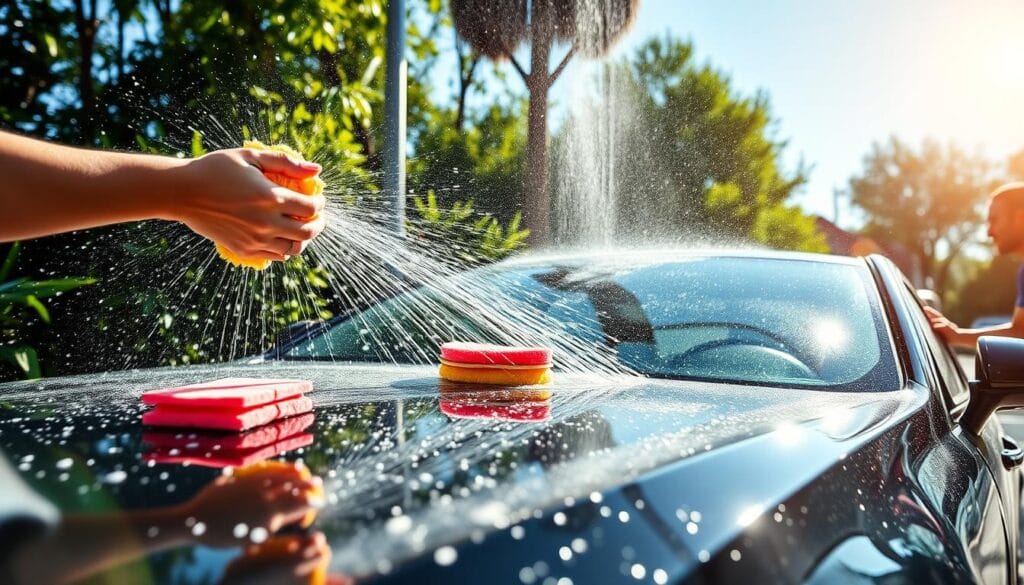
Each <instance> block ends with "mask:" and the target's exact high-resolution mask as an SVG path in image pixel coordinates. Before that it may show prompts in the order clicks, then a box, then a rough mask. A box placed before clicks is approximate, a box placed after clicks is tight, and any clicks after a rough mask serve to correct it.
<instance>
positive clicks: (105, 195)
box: [0, 132, 324, 260]
mask: <svg viewBox="0 0 1024 585" xmlns="http://www.w3.org/2000/svg"><path fill="white" fill-rule="evenodd" d="M262 171H268V172H274V173H281V174H284V175H287V176H290V177H294V178H299V179H302V178H307V177H311V176H314V175H316V174H317V173H319V172H320V166H319V165H316V164H314V163H307V162H302V161H295V160H292V159H290V158H289V157H288V156H287V155H285V154H283V153H280V152H275V151H257V150H252V149H245V148H236V149H230V150H220V151H216V152H212V153H210V154H207V155H205V156H201V157H199V158H195V159H179V158H174V157H166V156H156V155H144V154H131V153H122V152H111V151H100V150H88V149H81V148H71V147H67V146H61V145H57V144H52V143H49V142H43V141H40V140H34V139H31V138H25V137H23V136H18V135H15V134H10V133H7V132H0V242H8V241H13V240H21V239H29V238H35V237H40V236H45V235H50V234H55V233H59V232H66V231H72V230H78V229H84V228H91V227H97V226H101V225H107V224H112V223H120V222H126V221H138V220H145V219H165V220H172V221H180V222H183V223H185V224H186V225H188V227H190V228H191V229H192V230H193V231H195V232H196V233H198V234H200V235H202V236H204V237H206V238H209V239H211V240H214V241H216V242H218V243H220V244H222V245H224V246H226V247H227V248H228V249H230V250H232V251H233V252H236V253H238V254H241V255H244V256H246V257H250V258H256V259H268V260H284V259H285V256H287V255H289V253H291V254H296V253H298V251H299V249H301V247H302V246H303V245H304V244H305V243H306V242H308V241H309V240H310V239H312V238H313V237H315V236H316V235H317V234H318V233H319V232H320V231H321V230H322V229H323V227H324V223H323V219H312V220H311V219H298V218H311V217H314V216H316V215H317V214H318V213H319V212H320V210H321V209H323V206H324V198H323V197H322V196H307V195H301V194H298V193H295V192H293V191H289V190H288V189H285V188H284V187H279V186H277V185H275V184H274V183H272V182H271V181H270V180H268V179H267V178H266V177H264V176H263V173H262ZM293 242H298V245H293Z"/></svg>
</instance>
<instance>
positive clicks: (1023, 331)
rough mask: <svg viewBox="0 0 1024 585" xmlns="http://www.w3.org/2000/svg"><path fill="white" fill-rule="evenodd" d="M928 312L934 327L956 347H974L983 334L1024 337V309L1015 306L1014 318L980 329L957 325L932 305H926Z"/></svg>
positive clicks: (947, 341)
mask: <svg viewBox="0 0 1024 585" xmlns="http://www.w3.org/2000/svg"><path fill="white" fill-rule="evenodd" d="M925 312H927V313H928V320H929V321H931V323H932V329H934V330H935V332H936V333H938V334H939V336H940V337H942V338H943V339H945V340H946V343H948V344H950V345H952V346H954V347H963V348H967V349H974V347H975V345H976V344H977V343H978V338H979V337H981V336H983V335H995V336H998V337H1020V338H1024V309H1022V308H1021V307H1014V308H1013V320H1012V321H1010V322H1009V323H1004V324H1002V325H993V326H992V327H980V328H978V329H966V328H960V327H957V325H956V323H953V322H952V321H950V320H949V319H947V318H946V317H945V316H943V314H942V313H940V312H938V311H936V310H935V309H933V308H931V307H925Z"/></svg>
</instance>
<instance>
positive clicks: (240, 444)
mask: <svg viewBox="0 0 1024 585" xmlns="http://www.w3.org/2000/svg"><path fill="white" fill-rule="evenodd" d="M314 420H315V417H314V416H313V413H311V412H307V413H306V414H302V415H299V416H293V417H290V418H285V419H281V420H277V421H274V422H272V423H269V424H266V425H263V426H261V427H259V428H255V429H253V430H251V431H247V432H244V433H221V432H212V431H211V432H205V431H202V430H162V429H161V430H149V431H146V432H144V433H142V440H143V441H145V443H146V444H147V445H149V446H150V447H153V448H157V449H166V450H174V449H177V450H179V451H193V450H198V451H244V450H249V449H258V448H260V447H266V446H267V445H272V444H274V443H277V442H279V441H283V440H285V439H288V438H291V437H293V436H295V435H298V434H300V433H302V432H303V431H305V430H306V429H307V428H309V427H310V425H312V424H313V421H314Z"/></svg>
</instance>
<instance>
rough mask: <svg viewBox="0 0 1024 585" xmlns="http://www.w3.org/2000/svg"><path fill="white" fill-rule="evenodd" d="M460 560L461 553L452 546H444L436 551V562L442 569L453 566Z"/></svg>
mask: <svg viewBox="0 0 1024 585" xmlns="http://www.w3.org/2000/svg"><path fill="white" fill-rule="evenodd" d="M458 559H459V553H458V552H457V551H456V550H455V548H454V547H451V546H442V547H441V548H439V549H437V550H435V551H434V562H435V563H437V564H438V565H440V566H442V567H447V566H449V565H452V564H454V563H455V561H457V560H458Z"/></svg>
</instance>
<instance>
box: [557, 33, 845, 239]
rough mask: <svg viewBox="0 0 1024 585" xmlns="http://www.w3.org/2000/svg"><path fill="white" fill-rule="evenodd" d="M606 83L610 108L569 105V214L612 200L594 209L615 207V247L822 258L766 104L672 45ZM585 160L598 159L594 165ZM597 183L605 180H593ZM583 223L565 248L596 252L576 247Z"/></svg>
mask: <svg viewBox="0 0 1024 585" xmlns="http://www.w3.org/2000/svg"><path fill="white" fill-rule="evenodd" d="M604 76H605V81H604V83H605V87H606V89H607V92H606V94H607V95H606V97H605V98H604V102H603V103H599V104H577V105H576V106H574V108H573V110H574V114H575V115H573V116H572V117H571V118H570V120H569V122H568V123H567V124H566V125H565V127H564V128H563V129H562V130H561V131H560V132H559V134H558V136H557V137H556V140H555V146H554V148H553V150H554V151H555V152H556V154H561V155H562V156H561V157H560V160H559V163H560V164H556V165H555V166H554V169H555V172H556V173H558V174H559V176H558V177H557V178H558V179H559V180H556V181H555V182H554V184H555V186H556V191H555V198H556V207H559V208H561V209H563V212H562V215H565V216H568V215H570V214H572V213H575V217H577V218H579V217H581V216H584V217H585V215H586V213H587V209H588V206H587V205H583V204H581V202H580V201H578V200H577V201H572V199H573V198H577V199H579V198H589V197H594V196H595V194H596V193H598V192H599V191H602V190H609V191H610V192H611V193H612V195H613V196H612V197H605V200H604V201H603V202H599V204H598V205H590V206H589V208H590V212H591V213H604V212H606V211H607V210H608V208H611V210H612V212H613V213H612V215H614V218H615V220H614V222H613V225H612V226H611V230H613V231H615V232H616V237H615V238H613V239H614V240H618V241H626V242H630V241H645V240H652V239H653V240H685V241H693V240H697V239H705V238H707V239H712V240H714V241H715V242H722V241H723V240H725V241H727V242H735V241H742V242H750V241H756V242H761V243H764V244H767V245H770V246H773V247H777V248H787V249H801V250H807V251H824V250H825V244H824V240H823V238H822V236H821V235H820V234H819V233H817V231H816V229H815V227H814V223H813V220H812V219H811V218H810V217H808V216H806V215H805V214H803V213H802V212H800V211H799V209H797V208H795V207H793V206H792V205H791V204H789V203H788V201H789V199H790V198H791V197H792V196H793V194H794V193H795V190H796V189H797V188H798V187H799V186H800V185H801V184H803V182H804V181H805V177H804V173H803V170H802V169H800V168H798V169H797V170H795V171H793V172H789V173H787V172H786V171H784V170H783V169H782V168H781V162H780V159H781V154H782V149H783V148H784V143H782V142H780V141H778V140H775V139H774V138H773V136H772V124H773V121H772V118H771V115H770V112H769V106H768V100H767V97H766V96H764V95H763V94H757V95H755V96H754V97H747V96H742V95H739V94H738V93H737V92H736V91H735V90H733V88H732V87H731V86H730V83H729V80H728V79H727V78H725V77H724V76H723V75H722V74H720V73H718V72H716V71H715V70H713V69H712V68H711V67H710V66H708V65H698V64H697V63H695V61H694V56H693V47H692V45H691V44H690V43H687V42H683V41H680V40H677V39H673V38H671V37H665V38H653V39H651V40H649V41H647V42H646V43H644V44H643V45H642V46H641V47H639V48H638V49H637V51H636V53H635V54H634V55H633V56H632V57H630V58H628V59H626V60H624V61H622V62H620V63H617V64H615V65H613V66H610V67H609V68H608V70H607V71H606V72H605V73H604ZM595 143H596V152H592V151H594V150H595ZM588 157H592V158H594V159H596V160H595V161H594V162H593V163H590V164H587V159H588ZM580 163H583V166H582V167H580V166H576V165H579V164H580ZM609 166H610V167H612V168H606V167H609ZM566 174H567V175H568V176H562V175H566ZM595 176H602V177H604V179H603V180H601V181H597V183H596V184H593V185H591V184H590V183H588V182H587V180H588V178H590V177H595ZM581 185H582V187H581ZM567 200H569V201H568V202H567ZM579 223H583V221H574V225H572V226H570V227H571V229H570V231H571V233H570V234H569V236H570V237H563V240H564V241H567V242H568V243H577V244H579V243H589V242H579V241H576V242H573V240H572V236H574V235H575V234H577V233H580V232H583V233H586V232H587V231H588V230H587V229H586V228H585V226H584V227H583V229H581V227H580V226H579V225H576V224H579ZM590 231H591V232H592V233H593V232H595V231H596V230H590ZM601 231H604V230H601Z"/></svg>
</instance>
